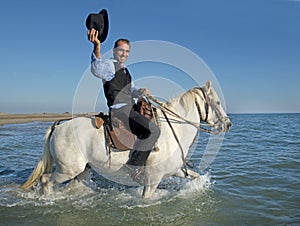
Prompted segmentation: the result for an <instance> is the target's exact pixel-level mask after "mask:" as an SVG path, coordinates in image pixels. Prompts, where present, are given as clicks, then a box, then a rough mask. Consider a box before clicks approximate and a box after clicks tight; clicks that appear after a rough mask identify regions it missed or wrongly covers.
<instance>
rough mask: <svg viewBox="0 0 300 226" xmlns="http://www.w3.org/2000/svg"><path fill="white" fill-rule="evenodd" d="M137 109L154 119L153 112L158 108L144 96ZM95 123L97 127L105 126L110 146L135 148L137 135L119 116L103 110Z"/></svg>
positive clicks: (124, 148)
mask: <svg viewBox="0 0 300 226" xmlns="http://www.w3.org/2000/svg"><path fill="white" fill-rule="evenodd" d="M136 111H138V112H139V113H140V114H142V115H144V116H145V117H147V118H148V119H150V120H153V119H154V117H153V112H156V109H155V108H152V106H151V105H150V104H149V103H148V102H147V101H146V100H144V99H143V98H142V99H141V100H139V101H138V103H137V105H136ZM95 125H96V128H97V129H99V128H100V127H101V126H104V130H105V137H106V140H107V144H108V145H109V147H111V148H115V149H118V150H119V151H125V150H129V149H133V145H134V143H135V141H136V135H135V134H133V133H132V132H131V131H130V130H128V129H127V128H126V127H125V125H124V123H123V122H122V121H121V120H119V119H118V118H116V117H114V116H113V115H111V116H109V115H107V114H104V113H103V112H101V113H100V114H99V115H96V116H95Z"/></svg>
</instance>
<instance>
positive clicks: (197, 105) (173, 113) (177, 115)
mask: <svg viewBox="0 0 300 226" xmlns="http://www.w3.org/2000/svg"><path fill="white" fill-rule="evenodd" d="M201 90H202V89H201ZM202 92H204V91H202ZM147 98H148V99H149V100H151V101H153V102H155V103H156V104H158V106H156V108H158V109H160V110H161V111H167V112H168V113H169V114H171V115H173V116H175V117H176V118H178V119H180V120H182V121H180V120H178V121H177V122H180V123H182V122H185V123H187V124H190V125H192V126H194V127H195V128H196V129H198V130H202V131H204V132H207V133H210V134H217V132H215V131H212V130H210V129H206V128H203V127H202V126H211V125H208V124H201V122H199V123H198V122H192V121H190V120H187V119H185V118H183V117H181V116H180V115H179V114H177V113H176V112H174V111H172V110H171V109H170V108H168V107H166V106H165V104H164V103H162V102H161V101H159V100H158V99H157V98H156V97H154V96H151V95H148V96H147ZM195 105H196V107H197V110H198V114H199V116H200V120H203V121H206V120H207V117H208V106H207V107H206V116H205V119H202V114H201V109H200V105H199V103H198V102H197V101H196V100H195ZM174 120H176V119H174ZM201 125H202V126H201Z"/></svg>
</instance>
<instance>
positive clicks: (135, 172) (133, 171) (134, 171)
mask: <svg viewBox="0 0 300 226" xmlns="http://www.w3.org/2000/svg"><path fill="white" fill-rule="evenodd" d="M124 168H125V170H126V172H127V173H128V174H129V176H130V177H131V179H132V180H134V181H135V182H137V183H139V184H140V185H144V184H145V175H144V172H145V166H132V165H127V164H125V165H124Z"/></svg>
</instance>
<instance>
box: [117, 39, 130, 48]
mask: <svg viewBox="0 0 300 226" xmlns="http://www.w3.org/2000/svg"><path fill="white" fill-rule="evenodd" d="M119 42H125V43H127V44H128V45H129V46H130V41H129V40H128V39H126V38H119V39H118V40H117V41H115V45H114V48H116V47H118V46H119Z"/></svg>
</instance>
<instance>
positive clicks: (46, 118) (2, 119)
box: [0, 113, 72, 126]
mask: <svg viewBox="0 0 300 226" xmlns="http://www.w3.org/2000/svg"><path fill="white" fill-rule="evenodd" d="M71 117H72V114H70V113H64V114H58V113H42V114H7V113H0V126H1V125H5V124H18V123H27V122H34V121H40V122H51V121H53V122H54V121H56V120H59V119H67V118H71Z"/></svg>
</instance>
